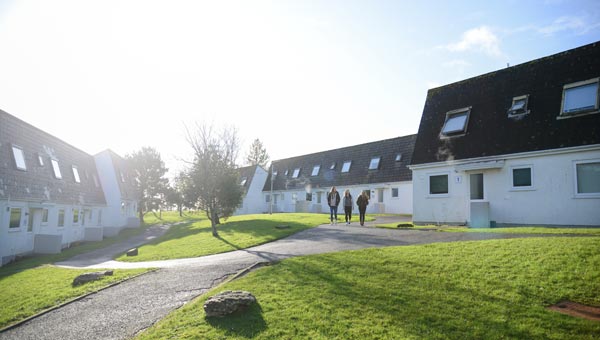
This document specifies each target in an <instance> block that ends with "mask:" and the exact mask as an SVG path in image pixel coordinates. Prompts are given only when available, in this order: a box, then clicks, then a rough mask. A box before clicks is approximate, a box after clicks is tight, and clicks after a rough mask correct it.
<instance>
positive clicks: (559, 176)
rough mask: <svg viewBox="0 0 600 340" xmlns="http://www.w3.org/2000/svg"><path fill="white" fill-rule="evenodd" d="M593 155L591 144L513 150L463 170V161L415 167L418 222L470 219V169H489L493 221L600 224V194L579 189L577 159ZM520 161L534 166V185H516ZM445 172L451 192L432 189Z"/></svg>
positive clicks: (487, 186)
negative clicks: (497, 164)
mask: <svg viewBox="0 0 600 340" xmlns="http://www.w3.org/2000/svg"><path fill="white" fill-rule="evenodd" d="M499 159H500V158H499ZM593 159H600V151H599V150H597V149H596V150H593V149H592V150H589V148H588V150H585V151H578V150H577V149H576V150H572V151H570V152H565V151H564V150H557V151H556V152H540V153H529V154H522V155H509V156H507V157H505V158H504V160H505V161H504V165H503V166H502V167H501V168H499V169H488V170H472V171H461V170H459V169H461V166H460V164H458V163H455V164H448V165H438V166H432V167H427V168H413V181H414V186H413V197H414V214H413V220H414V221H415V222H417V223H432V222H433V223H465V222H467V221H469V219H470V218H469V214H470V212H469V206H470V187H469V177H470V176H469V175H470V174H472V173H483V174H484V175H483V176H484V201H488V202H489V204H490V220H491V221H496V223H498V224H517V225H519V224H523V225H536V224H541V225H600V209H599V208H600V197H598V196H597V197H595V198H581V197H577V195H576V183H575V181H576V179H575V166H574V162H575V161H579V160H593ZM472 161H473V162H474V163H475V162H477V160H472ZM520 166H531V167H532V187H531V188H527V189H515V188H513V187H512V169H513V167H520ZM441 173H446V174H448V175H449V193H448V195H439V196H437V197H435V196H433V195H429V191H428V190H429V189H428V183H429V182H428V181H429V176H430V175H434V174H441Z"/></svg>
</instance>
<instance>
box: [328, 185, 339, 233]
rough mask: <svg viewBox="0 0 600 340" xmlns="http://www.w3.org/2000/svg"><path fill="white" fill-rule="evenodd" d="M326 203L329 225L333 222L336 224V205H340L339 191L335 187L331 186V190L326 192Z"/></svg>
mask: <svg viewBox="0 0 600 340" xmlns="http://www.w3.org/2000/svg"><path fill="white" fill-rule="evenodd" d="M327 204H329V215H330V217H329V219H330V220H331V225H333V224H334V223H335V224H337V210H338V205H340V193H339V192H338V191H337V190H336V189H335V187H331V191H329V193H328V194H327Z"/></svg>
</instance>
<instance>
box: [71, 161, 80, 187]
mask: <svg viewBox="0 0 600 340" xmlns="http://www.w3.org/2000/svg"><path fill="white" fill-rule="evenodd" d="M71 168H72V169H73V178H74V179H75V183H81V179H80V178H79V170H77V167H76V166H75V165H73V166H72V167H71Z"/></svg>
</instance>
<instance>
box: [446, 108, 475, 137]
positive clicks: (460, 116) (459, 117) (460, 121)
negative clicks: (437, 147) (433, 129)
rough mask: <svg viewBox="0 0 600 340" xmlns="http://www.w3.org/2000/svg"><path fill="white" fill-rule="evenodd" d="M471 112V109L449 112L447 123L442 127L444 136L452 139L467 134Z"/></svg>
mask: <svg viewBox="0 0 600 340" xmlns="http://www.w3.org/2000/svg"><path fill="white" fill-rule="evenodd" d="M470 112H471V108H470V107H468V108H463V109H458V110H453V111H449V112H447V113H446V121H445V122H444V126H443V127H442V135H444V136H447V137H450V136H457V135H462V134H464V133H465V132H467V124H468V122H469V113H470Z"/></svg>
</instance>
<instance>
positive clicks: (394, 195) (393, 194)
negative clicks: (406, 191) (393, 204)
mask: <svg viewBox="0 0 600 340" xmlns="http://www.w3.org/2000/svg"><path fill="white" fill-rule="evenodd" d="M392 197H393V198H398V188H392Z"/></svg>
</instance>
